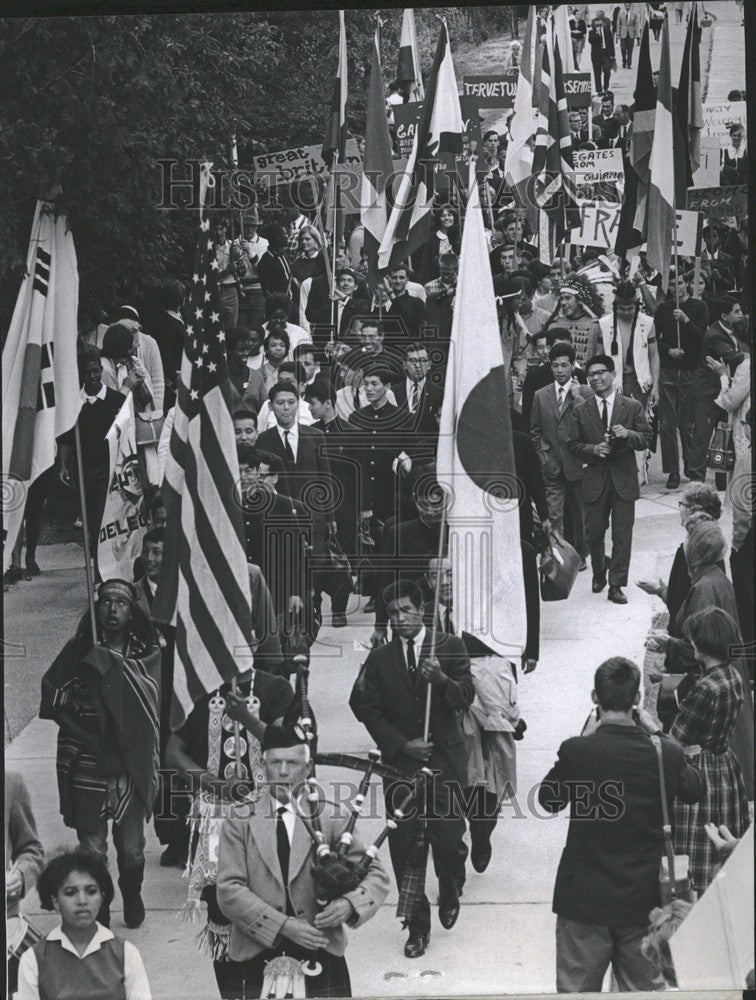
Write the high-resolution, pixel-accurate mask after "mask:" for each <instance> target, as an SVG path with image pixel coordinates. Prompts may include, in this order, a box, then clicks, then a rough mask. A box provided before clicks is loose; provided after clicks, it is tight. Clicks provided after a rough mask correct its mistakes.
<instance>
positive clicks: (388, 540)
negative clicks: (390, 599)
mask: <svg viewBox="0 0 756 1000" xmlns="http://www.w3.org/2000/svg"><path fill="white" fill-rule="evenodd" d="M438 532H439V525H427V524H425V522H424V521H421V520H420V518H415V519H414V520H412V521H401V520H393V521H391V522H390V523H388V524H387V525H386V530H385V532H384V535H383V546H382V549H381V556H380V563H381V570H380V585H379V586H378V587H377V588H376V589H377V591H378V593H377V596H376V598H375V624H376V627H378V626H382V627H384V628H385V627H386V626H387V625H388V612H387V611H386V605H385V604H384V603H383V590H384V588H385V587H387V586H388V585H389V584H390V583H393V582H394V580H414V579H417V578H418V577H421V576H422V575H423V573H425V571H426V570H427V568H428V559H429V558H430V556H435V555H438ZM384 564H385V565H384Z"/></svg>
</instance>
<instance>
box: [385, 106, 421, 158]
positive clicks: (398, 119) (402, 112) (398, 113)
mask: <svg viewBox="0 0 756 1000" xmlns="http://www.w3.org/2000/svg"><path fill="white" fill-rule="evenodd" d="M422 108H423V102H422V101H409V102H408V103H407V104H395V105H394V107H393V109H392V110H393V113H394V128H395V129H396V141H397V143H398V146H399V155H400V156H401V157H404V158H405V159H406V158H407V157H408V156H409V155H410V153H411V152H412V144H413V142H414V141H415V131H416V129H417V123H418V121H419V120H420V112H421V111H422Z"/></svg>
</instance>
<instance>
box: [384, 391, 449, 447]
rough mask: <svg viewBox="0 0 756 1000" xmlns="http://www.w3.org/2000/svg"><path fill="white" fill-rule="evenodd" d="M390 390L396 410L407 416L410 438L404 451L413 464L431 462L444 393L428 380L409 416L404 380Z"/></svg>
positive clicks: (436, 443)
mask: <svg viewBox="0 0 756 1000" xmlns="http://www.w3.org/2000/svg"><path fill="white" fill-rule="evenodd" d="M391 388H392V390H393V393H394V399H395V400H396V405H397V407H398V409H399V410H400V411H401V412H402V413H404V414H405V415H406V425H407V433H408V434H409V435H410V437H409V439H408V442H407V447H406V449H405V451H406V452H407V454H408V455H409V456H410V458H411V459H412V461H413V462H431V461H433V460H434V459H435V456H436V448H437V447H438V421H437V415H438V414H440V412H441V404H442V403H443V391H442V390H441V388H440V387H439V386H437V385H436V384H435V383H434V382H432V381H431V378H430V376H428V377H427V378H426V380H425V385H424V386H423V391H422V394H421V395H420V401H419V404H418V406H417V407H416V409H415V412H414V413H410V410H409V402H408V399H407V380H406V378H404V379H402V380H401V382H395V383H394V385H393V386H392V387H391Z"/></svg>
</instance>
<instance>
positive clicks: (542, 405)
mask: <svg viewBox="0 0 756 1000" xmlns="http://www.w3.org/2000/svg"><path fill="white" fill-rule="evenodd" d="M549 362H550V365H551V373H552V375H553V378H554V381H553V382H552V384H551V385H547V386H544V388H543V389H539V390H538V391H537V392H536V394H535V397H534V400H533V410H532V412H531V416H530V429H531V433H532V435H533V444H534V445H535V448H536V451H537V452H538V457H539V458H540V460H541V470H542V472H543V481H544V485H545V487H546V500H547V503H548V505H549V520H550V521H551V526H552V528H553V529H554V531H555V532H556V533H557V534H558V535H562V536H564V537H566V538H567V541H568V542H569V543H570V544H571V545H572V546H573V547H574V548H575V549H577V551H578V552H579V553H580V555H581V556H582V557H583V565H585V555H586V549H585V539H584V537H583V536H584V532H583V487H582V480H583V463H582V462H581V461H579V460H578V459H577V458H576V456H575V455H573V454H572V452H571V451H570V450H569V448H568V447H567V427H568V426H569V414H570V412H571V411H572V409H573V407H574V406H576V405H577V404H578V402H579V401H580V400H583V399H587V398H588V397H590V396H591V395H592V393H591V390H590V389H588V388H587V387H586V386H582V385H580V383H579V382H578V381H577V379H575V378H574V377H573V374H572V373H573V368H574V364H575V348H574V347H573V346H572V344H564V343H562V344H554V346H553V347H552V348H551V350H550V351H549ZM565 507H568V508H569V509H570V518H569V523H570V534H569V537H568V536H567V535H565V527H564V526H565V518H564V513H565Z"/></svg>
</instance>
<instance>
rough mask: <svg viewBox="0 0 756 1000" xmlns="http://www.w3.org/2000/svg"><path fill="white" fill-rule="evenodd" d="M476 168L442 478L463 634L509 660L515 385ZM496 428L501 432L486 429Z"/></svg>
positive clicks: (513, 637)
mask: <svg viewBox="0 0 756 1000" xmlns="http://www.w3.org/2000/svg"><path fill="white" fill-rule="evenodd" d="M474 170H475V165H474V163H473V164H472V165H471V171H470V184H469V192H470V193H469V199H468V203H467V210H466V212H465V224H464V230H463V234H462V246H461V250H460V259H459V277H458V279H457V293H456V301H455V305H454V318H453V321H452V333H451V346H450V352H449V361H448V364H447V368H446V381H445V386H444V402H443V406H442V408H441V422H440V431H439V439H438V455H437V459H436V474H437V477H438V481H439V483H440V484H441V486H442V487H444V488H445V492H446V494H447V497H448V500H447V524H448V528H449V553H448V554H449V559H450V560H451V564H452V574H453V580H454V623H455V626H456V627H457V628H458V629H460V630H463V631H465V632H468V633H469V634H470V635H474V636H476V637H477V638H478V639H480V640H481V641H482V642H484V643H485V644H486V645H487V646H488V647H489V648H490V649H492V650H493V651H494V652H496V653H500V654H502V655H504V656H517V657H519V655H520V654H521V652H522V649H523V647H524V645H525V637H526V618H525V587H524V583H523V573H522V559H521V549H520V518H519V510H518V506H519V505H518V498H519V495H520V491H519V489H518V485H517V475H516V472H515V465H514V447H513V443H512V425H511V417H510V409H509V406H510V399H509V380H508V378H507V369H506V366H505V364H504V355H503V351H502V346H501V337H500V335H499V320H498V316H497V312H496V299H495V296H494V286H493V279H492V277H491V265H490V263H489V259H488V245H487V243H486V236H485V231H484V228H483V214H482V212H481V208H480V195H479V193H478V186H477V184H476V183H475V174H474ZM486 427H488V428H496V433H495V434H485V433H481V428H486Z"/></svg>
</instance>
